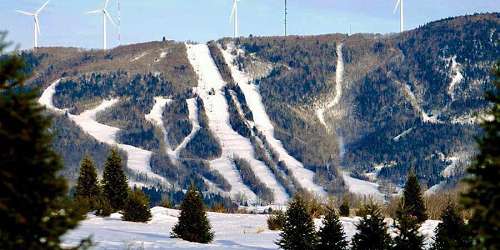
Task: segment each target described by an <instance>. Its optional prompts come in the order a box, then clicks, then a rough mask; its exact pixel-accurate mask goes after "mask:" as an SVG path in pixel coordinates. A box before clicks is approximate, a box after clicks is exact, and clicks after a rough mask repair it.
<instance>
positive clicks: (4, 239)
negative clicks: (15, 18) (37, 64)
mask: <svg viewBox="0 0 500 250" xmlns="http://www.w3.org/2000/svg"><path fill="white" fill-rule="evenodd" d="M4 38H5V33H0V249H3V250H10V249H61V247H60V243H61V240H60V237H61V236H62V235H63V234H65V233H66V231H67V230H69V229H72V228H74V227H76V225H77V223H78V221H79V220H81V219H83V213H82V211H79V210H78V209H77V207H74V206H72V204H70V203H69V199H68V198H67V196H66V193H67V183H66V180H65V179H64V178H63V177H61V176H60V174H59V171H60V170H61V169H62V168H63V164H62V162H61V160H60V158H59V156H58V155H57V154H56V153H55V152H54V151H53V149H52V148H51V144H52V142H51V141H52V136H51V135H50V132H49V129H50V127H51V119H50V117H49V116H48V114H47V113H45V112H44V109H43V107H41V106H40V105H39V104H38V103H37V99H38V98H37V93H36V92H35V91H33V90H30V88H26V87H24V81H25V79H26V76H25V75H24V73H23V72H24V63H23V61H22V59H20V58H19V57H17V56H15V55H6V54H3V52H2V51H3V50H4V49H5V48H6V46H7V45H6V44H5V43H4V42H3V41H4Z"/></svg>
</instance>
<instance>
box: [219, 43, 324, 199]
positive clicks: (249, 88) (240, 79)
mask: <svg viewBox="0 0 500 250" xmlns="http://www.w3.org/2000/svg"><path fill="white" fill-rule="evenodd" d="M231 49H235V48H234V46H231V45H229V46H228V50H221V51H222V54H223V56H224V59H225V61H226V63H227V65H228V66H229V68H230V70H231V74H232V76H233V79H234V81H235V82H236V83H237V84H238V85H239V86H240V88H241V90H242V91H243V94H244V95H245V98H246V101H247V105H248V107H249V108H250V110H251V111H252V114H253V119H254V122H255V126H256V127H257V129H258V130H259V131H260V132H262V133H263V134H264V136H265V137H266V139H267V141H268V142H269V144H270V146H271V147H272V149H273V150H274V151H275V152H277V153H278V155H279V159H280V160H281V161H284V162H285V164H286V166H287V167H288V168H289V169H290V170H291V172H292V174H293V176H294V177H295V178H296V179H297V181H298V182H299V183H300V184H301V185H302V187H303V188H305V189H309V191H311V192H313V193H316V194H319V195H325V194H326V192H325V190H324V189H323V188H322V187H321V186H319V185H317V184H315V183H314V181H313V179H314V173H313V172H312V171H310V170H308V169H305V168H304V166H303V165H302V163H301V162H299V161H298V160H297V159H295V158H294V157H293V156H291V155H290V154H288V152H287V151H286V149H285V148H284V147H283V144H282V143H281V141H279V140H278V139H276V138H275V137H274V126H273V124H272V123H271V119H270V118H269V116H268V115H267V113H266V109H265V107H264V104H263V102H262V97H261V96H260V93H259V90H258V87H257V86H255V85H254V84H249V82H250V81H251V77H250V76H249V75H248V74H246V73H245V72H242V71H240V70H239V69H238V68H237V67H236V66H235V65H234V64H233V61H234V56H233V55H232V54H231V52H230V50H231Z"/></svg>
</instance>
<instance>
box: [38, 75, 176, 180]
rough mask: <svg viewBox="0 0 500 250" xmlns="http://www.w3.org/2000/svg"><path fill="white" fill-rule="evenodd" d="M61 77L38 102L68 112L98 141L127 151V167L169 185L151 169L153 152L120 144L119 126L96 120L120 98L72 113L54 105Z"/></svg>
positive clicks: (55, 109) (62, 112) (71, 117)
mask: <svg viewBox="0 0 500 250" xmlns="http://www.w3.org/2000/svg"><path fill="white" fill-rule="evenodd" d="M59 82H60V79H59V80H57V81H55V82H53V83H52V84H51V85H50V86H49V87H48V88H47V89H46V90H45V91H44V92H43V93H42V96H41V97H40V99H39V100H38V102H39V103H40V104H41V105H43V106H45V107H46V108H47V109H49V110H51V111H53V112H56V113H60V114H64V113H67V115H68V117H69V118H70V119H71V120H72V121H74V122H75V123H76V124H77V125H78V126H80V127H81V128H82V130H83V131H85V132H86V133H88V134H89V135H90V136H92V137H94V138H95V139H96V140H97V141H99V142H102V143H106V144H108V145H113V146H117V147H118V148H120V149H122V150H124V151H125V152H127V158H128V159H127V167H128V168H129V169H131V170H133V171H135V172H136V173H138V174H141V175H145V176H147V177H148V178H149V179H150V181H152V182H153V183H160V184H165V185H168V182H167V181H166V179H165V178H163V177H162V176H159V175H157V174H155V173H153V172H152V171H151V167H150V164H149V163H150V159H151V155H152V152H150V151H147V150H144V149H141V148H137V147H134V146H131V145H126V144H120V143H118V142H117V140H116V135H117V133H118V132H119V131H120V129H119V128H115V127H112V126H108V125H105V124H102V123H99V122H97V121H96V115H97V113H99V112H102V111H104V110H106V109H107V108H110V107H112V106H113V105H115V104H116V103H117V102H118V101H119V100H118V99H111V100H104V101H103V102H102V103H101V104H100V105H98V106H97V107H95V108H93V109H90V110H86V111H84V112H82V113H81V114H79V115H73V114H70V113H69V112H68V111H67V110H63V109H59V108H57V107H55V106H54V102H53V97H54V94H55V92H56V91H55V88H56V86H57V84H59ZM130 183H131V184H134V185H141V184H146V183H137V182H133V181H132V182H130Z"/></svg>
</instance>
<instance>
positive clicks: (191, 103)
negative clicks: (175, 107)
mask: <svg viewBox="0 0 500 250" xmlns="http://www.w3.org/2000/svg"><path fill="white" fill-rule="evenodd" d="M186 102H187V106H188V111H189V121H190V122H191V125H192V126H193V129H191V133H189V135H188V136H186V137H185V138H184V140H182V142H181V143H180V144H179V146H177V148H176V149H175V150H174V151H172V154H173V155H174V159H179V154H180V152H181V151H182V150H183V149H184V148H185V147H186V145H187V144H188V143H189V142H190V141H191V139H193V137H194V136H195V135H196V133H198V131H199V130H200V122H199V120H198V106H197V104H196V99H195V98H191V99H188V100H186Z"/></svg>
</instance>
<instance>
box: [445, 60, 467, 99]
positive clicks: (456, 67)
mask: <svg viewBox="0 0 500 250" xmlns="http://www.w3.org/2000/svg"><path fill="white" fill-rule="evenodd" d="M446 60H447V61H449V60H450V58H447V59H446ZM450 75H451V76H450V77H451V82H450V85H449V86H448V95H449V96H450V97H451V100H452V101H453V100H455V93H454V91H455V87H456V86H457V85H458V84H459V83H461V82H462V81H463V79H464V76H463V74H462V72H461V71H460V64H459V63H457V56H453V57H452V58H451V69H450Z"/></svg>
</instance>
